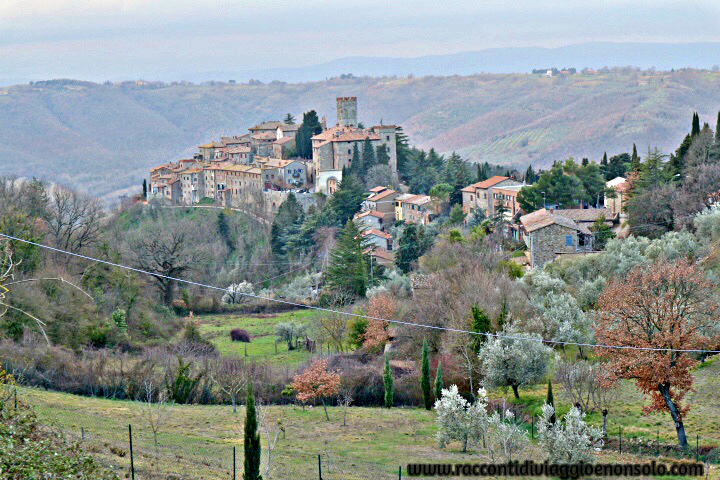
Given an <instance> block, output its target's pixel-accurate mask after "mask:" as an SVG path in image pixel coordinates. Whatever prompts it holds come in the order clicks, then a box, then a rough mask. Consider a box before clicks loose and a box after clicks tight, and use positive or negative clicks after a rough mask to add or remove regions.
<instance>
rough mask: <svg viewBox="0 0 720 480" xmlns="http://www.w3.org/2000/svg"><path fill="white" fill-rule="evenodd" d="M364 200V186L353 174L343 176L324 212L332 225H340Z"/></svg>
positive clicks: (342, 224) (352, 214)
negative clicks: (329, 217) (328, 216)
mask: <svg viewBox="0 0 720 480" xmlns="http://www.w3.org/2000/svg"><path fill="white" fill-rule="evenodd" d="M363 200H365V187H364V185H363V184H362V183H361V182H360V181H359V180H358V178H357V177H356V176H355V175H352V174H349V175H347V176H344V177H343V179H342V181H341V182H340V185H338V189H337V190H336V191H335V193H334V194H333V196H332V198H331V199H330V200H329V201H328V203H327V208H326V209H325V210H326V212H327V213H328V214H329V215H330V216H331V217H332V218H331V220H332V224H333V225H334V226H338V227H342V226H344V225H345V223H346V222H347V221H348V220H350V219H351V218H352V217H353V216H354V215H355V214H356V213H357V212H359V211H360V206H361V205H362V202H363Z"/></svg>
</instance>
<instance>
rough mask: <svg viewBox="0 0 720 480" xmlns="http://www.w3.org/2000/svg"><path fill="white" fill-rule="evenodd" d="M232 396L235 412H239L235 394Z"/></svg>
mask: <svg viewBox="0 0 720 480" xmlns="http://www.w3.org/2000/svg"><path fill="white" fill-rule="evenodd" d="M231 396H232V406H233V413H237V402H236V401H235V395H231Z"/></svg>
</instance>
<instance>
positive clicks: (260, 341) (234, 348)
mask: <svg viewBox="0 0 720 480" xmlns="http://www.w3.org/2000/svg"><path fill="white" fill-rule="evenodd" d="M313 314H314V312H312V311H309V310H296V311H292V312H285V313H279V314H270V315H245V316H239V315H203V316H197V317H195V318H196V319H197V320H198V321H199V322H200V333H201V334H202V335H203V337H204V338H206V339H208V340H210V341H211V342H212V343H213V344H214V345H215V347H216V348H217V349H218V352H220V354H221V355H237V356H243V355H245V347H246V346H247V355H248V357H250V358H251V359H255V360H262V361H266V362H269V363H271V364H275V365H296V364H299V363H302V362H304V361H305V360H307V359H308V358H309V357H310V354H309V353H308V352H307V351H305V350H303V349H298V350H288V346H287V343H285V342H282V343H278V344H277V346H276V345H275V325H277V324H278V323H281V322H289V321H294V322H296V323H304V322H307V321H308V320H309V319H310V317H312V315H313ZM234 328H241V329H243V330H246V331H247V332H248V333H249V334H250V337H251V339H252V341H251V342H250V343H248V344H245V343H242V342H233V341H232V340H230V330H232V329H234ZM276 351H277V353H276Z"/></svg>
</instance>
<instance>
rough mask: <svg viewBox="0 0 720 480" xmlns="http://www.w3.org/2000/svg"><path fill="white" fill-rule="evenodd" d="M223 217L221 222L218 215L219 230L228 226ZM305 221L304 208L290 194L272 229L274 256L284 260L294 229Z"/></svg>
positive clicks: (281, 207) (271, 247) (274, 220)
mask: <svg viewBox="0 0 720 480" xmlns="http://www.w3.org/2000/svg"><path fill="white" fill-rule="evenodd" d="M221 215H222V216H223V220H222V221H221V219H220V215H218V230H220V229H221V223H225V224H226V225H227V222H225V215H224V213H223V212H221ZM303 219H304V215H303V209H302V206H301V205H300V203H299V202H298V201H297V198H296V197H295V195H294V194H293V193H290V194H289V195H288V197H287V198H286V199H285V201H284V202H283V203H281V204H280V207H279V208H278V211H277V214H276V215H275V218H274V219H273V224H272V227H271V229H270V250H271V251H272V253H273V255H275V256H276V257H278V258H283V257H285V256H286V255H287V253H288V252H287V244H288V240H289V236H290V235H291V233H292V230H293V228H294V227H300V225H301V224H302V222H303ZM228 232H229V230H228ZM228 237H229V233H228ZM226 241H227V240H226ZM228 246H229V245H228Z"/></svg>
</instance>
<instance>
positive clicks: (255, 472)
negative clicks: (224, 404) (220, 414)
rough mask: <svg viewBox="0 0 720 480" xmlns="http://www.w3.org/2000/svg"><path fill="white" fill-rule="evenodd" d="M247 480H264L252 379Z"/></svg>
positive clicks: (247, 447) (246, 453)
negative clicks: (261, 473)
mask: <svg viewBox="0 0 720 480" xmlns="http://www.w3.org/2000/svg"><path fill="white" fill-rule="evenodd" d="M245 410H246V414H245V442H244V445H243V447H244V449H245V474H244V475H243V478H244V479H245V480H262V476H261V475H260V455H261V453H262V447H261V445H260V433H259V432H258V420H257V411H256V410H255V396H254V395H253V386H252V379H251V380H250V381H249V382H248V389H247V405H246V407H245Z"/></svg>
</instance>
